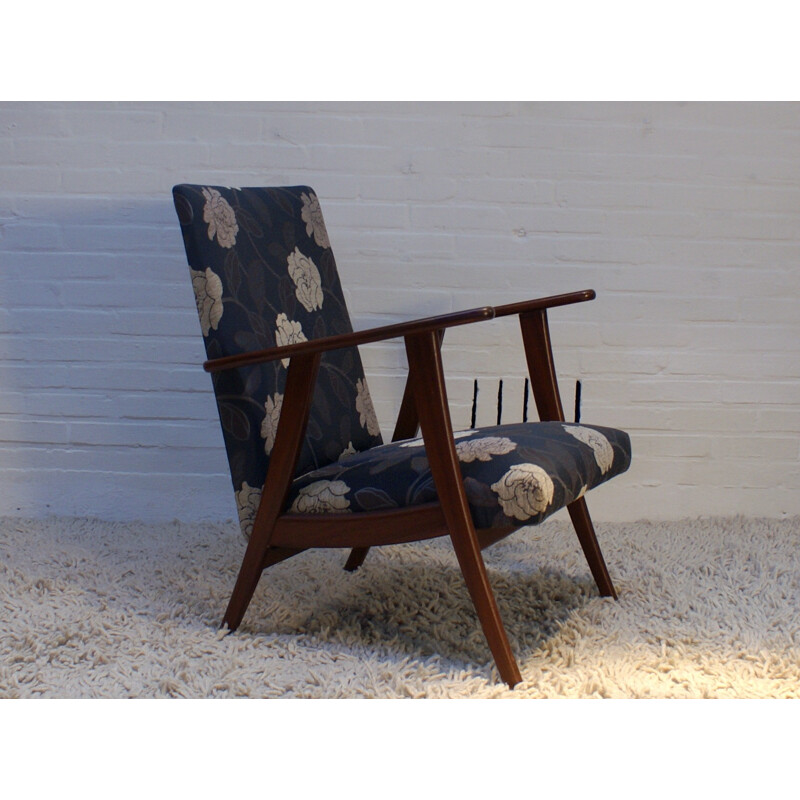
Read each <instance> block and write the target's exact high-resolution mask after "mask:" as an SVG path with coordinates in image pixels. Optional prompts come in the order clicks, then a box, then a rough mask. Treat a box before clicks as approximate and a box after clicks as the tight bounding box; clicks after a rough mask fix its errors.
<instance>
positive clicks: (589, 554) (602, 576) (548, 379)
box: [519, 309, 617, 599]
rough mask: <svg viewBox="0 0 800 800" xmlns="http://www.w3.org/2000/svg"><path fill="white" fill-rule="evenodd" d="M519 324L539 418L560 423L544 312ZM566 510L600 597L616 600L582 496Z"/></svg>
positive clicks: (521, 319)
mask: <svg viewBox="0 0 800 800" xmlns="http://www.w3.org/2000/svg"><path fill="white" fill-rule="evenodd" d="M519 322H520V327H521V328H522V341H523V344H524V346H525V356H526V358H527V361H528V373H529V375H530V379H531V388H532V389H533V397H534V400H535V401H536V410H537V411H538V412H539V419H541V420H553V421H557V422H563V421H564V409H563V407H562V405H561V396H560V394H559V391H558V383H557V381H556V369H555V364H554V361H553V348H552V345H551V344H550V329H549V326H548V324H547V311H546V310H545V309H540V310H538V311H532V312H527V313H525V314H520V317H519ZM567 511H569V515H570V518H571V519H572V524H573V526H574V527H575V532H576V533H577V534H578V541H579V542H580V543H581V547H582V548H583V552H584V555H585V556H586V560H587V561H588V562H589V569H590V570H591V571H592V576H593V577H594V580H595V583H597V588H598V589H599V590H600V595H601V596H602V597H613V598H614V599H616V597H617V593H616V591H615V590H614V585H613V584H612V583H611V577H610V576H609V574H608V569H607V568H606V563H605V561H604V560H603V554H602V552H601V551H600V545H599V543H598V541H597V536H596V535H595V532H594V526H593V525H592V520H591V517H590V516H589V509H588V508H587V507H586V500H585V499H584V498H583V497H581V498H580V499H579V500H575V502H573V503H570V504H569V505H568V506H567Z"/></svg>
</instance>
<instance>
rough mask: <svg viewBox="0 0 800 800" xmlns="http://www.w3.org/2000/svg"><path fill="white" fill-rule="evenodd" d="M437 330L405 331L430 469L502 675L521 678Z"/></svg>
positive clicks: (511, 681)
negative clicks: (474, 508)
mask: <svg viewBox="0 0 800 800" xmlns="http://www.w3.org/2000/svg"><path fill="white" fill-rule="evenodd" d="M439 341H440V340H439V338H438V335H437V333H436V332H435V331H434V332H430V333H424V334H418V335H414V336H408V337H406V352H407V354H408V366H409V381H410V383H411V386H412V390H413V393H414V400H415V404H416V408H417V412H418V414H419V423H420V427H421V428H422V436H423V439H424V441H425V451H426V453H427V456H428V463H429V464H430V468H431V474H432V475H433V480H434V484H435V486H436V492H437V494H438V496H439V503H440V504H441V507H442V511H443V512H444V516H445V519H446V521H447V526H448V528H449V531H450V538H451V539H452V542H453V549H454V550H455V553H456V557H457V558H458V563H459V565H460V567H461V571H462V573H463V575H464V580H465V582H466V584H467V589H468V590H469V593H470V596H471V597H472V602H473V603H474V605H475V610H476V611H477V613H478V619H479V620H480V623H481V626H482V627H483V632H484V634H485V636H486V639H487V642H488V644H489V649H490V650H491V652H492V655H493V656H494V660H495V663H496V664H497V669H498V671H499V673H500V677H501V678H502V679H503V680H504V681H505V682H506V683H507V684H508V685H509V686H512V687H513V686H514V684H516V683H519V681H520V680H521V679H522V677H521V675H520V672H519V667H518V666H517V662H516V660H515V659H514V654H513V653H512V651H511V646H510V644H509V642H508V636H507V635H506V631H505V628H504V627H503V622H502V620H501V618H500V612H499V610H498V608H497V602H496V600H495V597H494V593H493V592H492V587H491V585H490V584H489V579H488V576H487V574H486V566H485V565H484V563H483V558H482V556H481V551H480V545H479V543H478V537H477V535H476V533H475V528H474V526H473V523H472V515H471V513H470V510H469V505H468V503H467V495H466V491H465V489H464V481H463V478H462V476H461V467H460V465H459V461H458V455H457V453H456V449H455V442H454V440H453V427H452V424H451V421H450V409H449V407H448V404H447V393H446V391H445V382H444V372H443V370H442V358H441V351H440V348H439Z"/></svg>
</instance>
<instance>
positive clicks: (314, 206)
mask: <svg viewBox="0 0 800 800" xmlns="http://www.w3.org/2000/svg"><path fill="white" fill-rule="evenodd" d="M300 199H301V200H302V201H303V208H302V210H301V211H300V216H301V217H302V218H303V222H305V223H306V234H307V235H308V236H313V237H314V241H315V242H316V243H317V244H318V245H319V246H320V247H330V246H331V243H330V240H329V239H328V231H327V230H326V229H325V222H324V221H323V219H322V209H321V208H320V207H319V200H318V199H317V196H316V195H315V194H313V193H312V194H310V195H309V194H306V193H305V192H303V193H302V194H301V195H300Z"/></svg>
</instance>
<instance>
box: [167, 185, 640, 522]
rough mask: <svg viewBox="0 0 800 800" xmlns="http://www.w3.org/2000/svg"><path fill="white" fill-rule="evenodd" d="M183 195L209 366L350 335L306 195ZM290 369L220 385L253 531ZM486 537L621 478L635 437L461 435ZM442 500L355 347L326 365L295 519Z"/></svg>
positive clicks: (231, 376)
mask: <svg viewBox="0 0 800 800" xmlns="http://www.w3.org/2000/svg"><path fill="white" fill-rule="evenodd" d="M173 197H174V201H175V208H176V210H177V213H178V218H179V220H180V223H181V229H182V232H183V239H184V245H185V248H186V255H187V259H188V262H189V266H190V271H191V279H192V286H193V288H194V292H195V300H196V303H197V311H198V314H199V317H200V327H201V330H202V333H203V337H204V340H205V346H206V353H207V355H208V358H209V359H214V358H221V357H223V356H229V355H235V354H239V353H243V352H248V351H252V350H259V349H263V348H269V347H274V346H276V345H282V344H289V343H292V342H295V341H303V340H306V339H314V338H319V337H324V336H330V335H334V334H340V333H347V332H349V331H351V330H352V328H351V324H350V317H349V315H348V312H347V308H346V306H345V302H344V296H343V294H342V289H341V286H340V283H339V276H338V274H337V270H336V262H335V260H334V257H333V252H332V251H331V246H330V241H329V239H328V234H327V231H326V229H325V223H324V221H323V218H322V213H321V211H320V208H319V203H318V201H317V197H316V195H315V193H314V191H313V190H312V189H311V188H310V187H308V186H294V187H279V188H243V189H231V188H226V187H221V186H199V185H188V184H184V185H180V186H176V187H175V188H174V189H173ZM287 365H288V360H287V361H286V362H282V361H274V362H270V363H265V364H260V365H256V366H252V367H246V368H241V369H236V370H227V371H223V372H217V373H214V374H213V375H212V378H213V383H214V391H215V394H216V400H217V406H218V410H219V415H220V421H221V424H222V431H223V436H224V440H225V447H226V451H227V455H228V460H229V463H230V470H231V478H232V480H233V488H234V492H235V496H236V503H237V508H238V512H239V521H240V524H241V527H242V531H243V532H244V534H245V535H249V534H250V532H251V530H252V525H253V520H254V518H255V513H256V510H257V508H258V504H259V501H260V498H261V492H262V488H263V485H264V480H265V478H266V474H267V468H268V465H269V457H270V452H271V450H272V447H273V445H274V441H275V432H276V429H277V422H278V417H279V414H280V410H281V405H282V402H283V392H284V386H285V381H286V367H287ZM456 439H457V442H456V449H457V452H458V455H459V460H460V463H461V468H462V474H463V476H464V481H465V485H466V490H467V495H468V498H469V503H470V508H471V511H472V515H473V518H474V521H475V525H476V527H477V528H487V527H493V526H507V525H529V524H535V523H537V522H541V521H542V520H543V519H545V518H546V517H548V516H549V515H550V514H552V513H553V512H555V511H557V510H558V509H559V508H562V507H563V506H565V505H567V504H568V503H571V502H572V501H573V500H575V499H576V498H578V497H581V496H582V495H583V493H584V492H586V491H588V490H589V489H592V488H594V487H595V486H597V485H598V484H600V483H603V482H604V481H607V480H609V479H610V478H612V477H613V476H615V475H618V474H619V473H621V472H624V471H625V470H626V469H627V468H628V466H629V464H630V459H631V450H630V441H629V439H628V436H627V434H625V433H623V432H622V431H618V430H613V429H610V428H598V427H595V426H588V425H570V424H561V423H552V422H548V423H520V424H518V425H502V426H497V427H493V428H483V429H480V430H474V431H465V432H461V433H458V434H456ZM433 500H436V491H435V488H434V486H433V481H432V478H431V474H430V470H429V467H428V460H427V457H426V454H425V448H424V446H423V444H422V441H421V440H420V439H416V440H408V441H405V442H398V443H392V444H383V441H382V439H381V435H380V429H379V426H378V421H377V418H376V416H375V411H374V408H373V405H372V400H371V398H370V394H369V390H368V388H367V381H366V379H365V377H364V371H363V368H362V364H361V359H360V357H359V354H358V351H357V350H356V349H345V350H335V351H331V352H327V353H325V354H324V355H323V357H322V361H321V364H320V371H319V377H318V379H317V385H316V389H315V394H314V401H313V405H312V410H311V416H310V420H309V425H308V431H307V435H306V438H305V443H304V447H303V450H302V453H301V455H300V460H299V463H298V468H297V472H296V476H295V480H294V482H293V484H292V487H291V490H290V495H289V499H288V503H287V511H289V512H290V513H292V512H293V513H358V512H367V511H375V510H386V509H392V508H401V507H404V506H414V505H419V504H422V503H427V502H431V501H433Z"/></svg>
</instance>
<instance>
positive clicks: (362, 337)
mask: <svg viewBox="0 0 800 800" xmlns="http://www.w3.org/2000/svg"><path fill="white" fill-rule="evenodd" d="M494 316H495V310H494V309H493V308H492V307H491V306H484V307H483V308H473V309H470V310H468V311H457V312H455V313H453V314H442V315H440V316H438V317H426V318H424V319H417V320H412V321H410V322H399V323H396V324H394V325H383V326H381V327H378V328H369V329H367V330H363V331H353V332H352V333H342V334H338V335H336V336H324V337H322V338H319V339H311V340H310V341H307V342H297V343H295V344H287V345H283V346H282V347H268V348H266V349H265V350H254V351H252V352H250V353H240V354H237V355H233V356H224V357H223V358H215V359H213V360H211V361H206V362H205V363H204V364H203V369H205V370H206V372H219V371H221V370H225V369H235V368H236V367H246V366H250V365H252V364H260V363H262V362H265V361H277V360H278V359H283V358H292V356H300V355H308V354H310V353H322V352H325V351H326V350H339V349H341V348H343V347H355V346H356V345H360V344H368V343H370V342H379V341H383V340H385V339H397V338H401V337H406V336H413V335H414V334H418V333H426V332H428V331H437V330H444V329H445V328H452V327H454V326H456V325H467V324H469V323H471V322H480V321H481V320H486V319H492V318H493V317H494Z"/></svg>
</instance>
